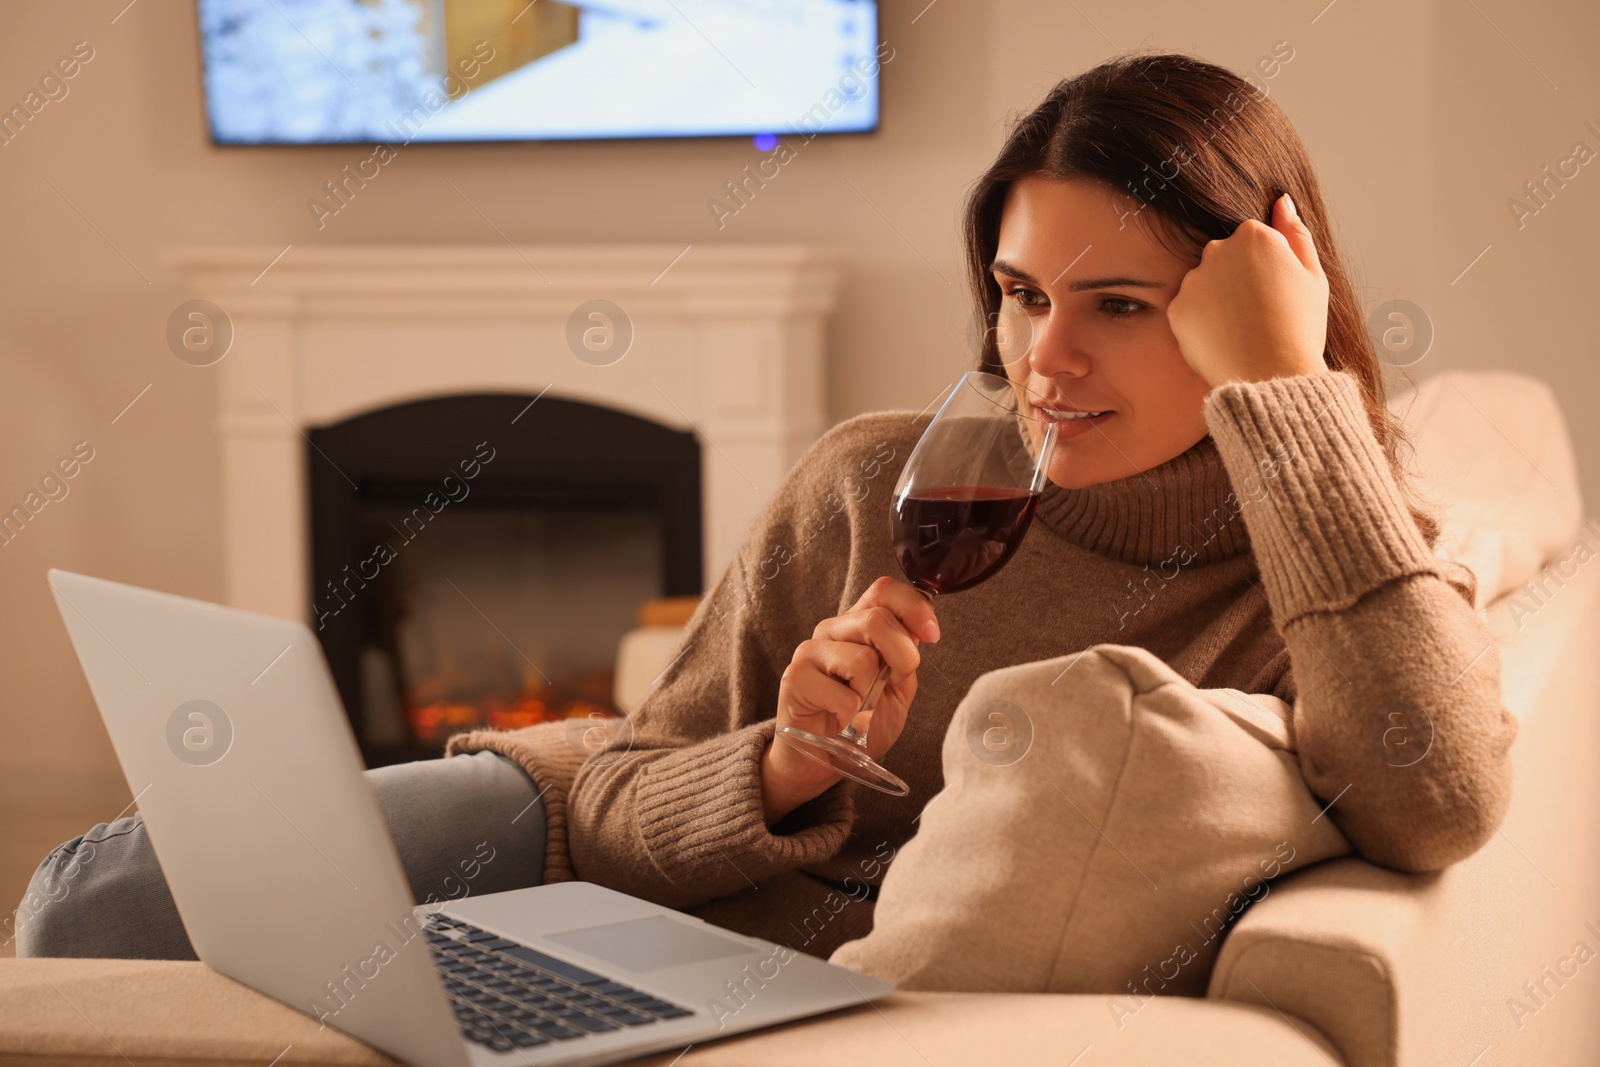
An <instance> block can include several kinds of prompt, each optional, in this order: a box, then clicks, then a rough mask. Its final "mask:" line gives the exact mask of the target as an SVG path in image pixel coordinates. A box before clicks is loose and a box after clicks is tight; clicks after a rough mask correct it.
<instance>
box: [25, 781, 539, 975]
mask: <svg viewBox="0 0 1600 1067" xmlns="http://www.w3.org/2000/svg"><path fill="white" fill-rule="evenodd" d="M365 775H366V779H367V781H368V782H369V783H370V784H371V785H372V789H373V792H375V793H376V794H377V796H378V806H379V807H380V808H382V809H383V816H384V819H385V820H386V821H387V822H388V824H389V835H390V836H391V837H392V838H394V844H395V849H396V851H398V852H399V853H400V864H401V866H402V867H404V868H405V873H406V878H407V880H408V881H410V883H411V893H412V896H413V898H414V899H415V900H416V901H417V902H418V903H428V902H430V901H442V900H447V899H459V898H461V897H463V896H467V895H469V894H470V895H474V896H481V895H482V894H484V893H498V892H502V891H504V890H508V889H522V888H525V887H527V886H532V885H538V884H539V883H540V881H541V880H542V878H543V874H544V846H545V812H544V802H543V801H542V800H540V799H539V796H540V794H539V790H538V788H537V787H536V786H535V785H534V784H533V781H532V779H530V778H529V777H528V776H527V774H526V773H524V772H523V770H522V768H521V767H519V766H517V765H516V764H515V763H513V762H512V761H510V760H508V759H505V758H503V757H501V756H498V755H496V754H495V753H493V752H479V753H476V754H475V755H471V756H451V757H450V758H448V759H435V760H423V761H420V762H417V763H400V764H396V765H394V766H390V767H376V768H374V769H372V770H370V771H366V772H365ZM242 829H243V828H241V830H242ZM480 844H481V847H480ZM463 847H469V848H471V850H472V858H471V859H469V860H465V861H464V860H462V859H461V857H462V855H463V852H462V849H463ZM485 857H488V858H487V859H486V858H485ZM13 924H14V929H15V933H16V940H17V955H18V956H92V957H98V958H102V959H152V960H192V959H194V958H195V954H194V948H193V946H192V945H190V943H189V935H188V934H187V933H185V932H184V929H183V922H182V921H181V920H180V919H179V918H178V909H177V906H176V905H175V904H174V903H173V901H172V894H171V892H170V891H169V890H168V889H167V882H166V878H165V877H164V876H163V875H162V873H161V865H160V864H159V863H157V862H156V856H155V852H154V851H153V850H152V849H151V847H150V839H149V838H148V837H146V836H145V829H144V823H143V821H142V820H141V819H140V817H139V814H138V813H137V812H135V813H134V814H133V815H132V816H130V817H128V818H125V819H118V820H116V821H115V822H111V823H101V824H100V825H98V826H96V827H95V828H94V829H92V830H90V831H89V832H88V833H86V834H83V835H81V836H79V837H75V838H73V839H72V840H71V841H67V842H65V843H63V844H61V845H60V846H58V847H57V848H56V849H55V850H54V851H53V852H51V853H50V855H48V856H46V857H45V859H44V862H42V863H40V864H39V869H38V870H36V871H35V872H34V874H33V880H32V881H31V882H29V883H28V892H27V895H26V896H24V897H23V898H22V902H21V904H20V905H19V906H18V908H17V912H16V915H15V916H14V917H13Z"/></svg>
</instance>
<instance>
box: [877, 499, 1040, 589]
mask: <svg viewBox="0 0 1600 1067" xmlns="http://www.w3.org/2000/svg"><path fill="white" fill-rule="evenodd" d="M1038 506H1039V494H1038V493H1031V492H1027V491H1024V490H1018V489H1010V488H1005V487H1003V486H992V485H958V486H950V487H948V488H943V489H925V490H923V491H922V492H920V493H913V494H911V495H909V496H905V497H902V498H900V499H898V500H896V501H895V506H894V512H893V516H892V518H891V520H890V522H891V528H892V530H893V536H894V554H895V556H896V557H897V558H898V559H899V560H900V569H901V570H903V571H905V572H906V577H907V578H909V579H911V583H912V584H913V585H916V586H918V587H920V588H922V589H925V590H927V591H928V592H930V593H955V592H959V591H961V590H962V589H970V588H972V587H973V586H975V585H977V584H978V583H979V582H981V581H983V580H984V579H985V578H988V577H990V576H991V575H993V574H994V572H995V571H998V570H999V569H1000V568H1001V567H1004V566H1005V565H1006V561H1007V560H1009V559H1010V558H1011V556H1012V554H1013V553H1014V552H1016V550H1017V546H1018V545H1020V544H1022V535H1023V534H1025V533H1027V532H1028V524H1029V523H1030V522H1031V521H1032V520H1033V512H1034V509H1035V508H1037V507H1038Z"/></svg>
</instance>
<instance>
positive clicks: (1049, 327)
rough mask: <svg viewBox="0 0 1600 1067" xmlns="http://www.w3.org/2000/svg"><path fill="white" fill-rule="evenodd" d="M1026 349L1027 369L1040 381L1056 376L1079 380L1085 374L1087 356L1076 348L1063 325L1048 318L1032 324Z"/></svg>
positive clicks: (1071, 336)
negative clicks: (1063, 375) (1030, 336)
mask: <svg viewBox="0 0 1600 1067" xmlns="http://www.w3.org/2000/svg"><path fill="white" fill-rule="evenodd" d="M1030 340H1031V342H1032V343H1031V344H1030V345H1029V346H1028V366H1029V367H1030V368H1031V369H1032V370H1033V373H1035V374H1037V375H1039V377H1041V378H1054V377H1055V376H1057V375H1059V374H1065V375H1069V376H1071V377H1074V378H1081V377H1083V376H1084V375H1085V374H1088V373H1089V357H1088V354H1087V353H1085V352H1084V351H1083V350H1082V349H1081V348H1080V347H1078V345H1077V343H1076V340H1075V338H1074V337H1073V335H1072V331H1070V330H1069V329H1067V324H1066V323H1065V322H1064V321H1062V320H1060V319H1056V318H1054V317H1052V318H1051V319H1049V320H1045V321H1037V320H1036V321H1035V323H1034V328H1033V336H1032V338H1031V339H1030Z"/></svg>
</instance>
